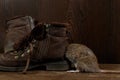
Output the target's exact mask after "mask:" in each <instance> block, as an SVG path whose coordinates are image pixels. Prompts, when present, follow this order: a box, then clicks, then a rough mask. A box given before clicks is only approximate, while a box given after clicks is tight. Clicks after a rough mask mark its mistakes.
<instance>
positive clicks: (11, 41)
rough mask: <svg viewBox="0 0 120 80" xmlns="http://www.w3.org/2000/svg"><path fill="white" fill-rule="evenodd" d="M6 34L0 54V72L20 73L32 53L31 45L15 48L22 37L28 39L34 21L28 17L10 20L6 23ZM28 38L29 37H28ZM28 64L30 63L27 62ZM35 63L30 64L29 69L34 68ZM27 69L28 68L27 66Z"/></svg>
mask: <svg viewBox="0 0 120 80" xmlns="http://www.w3.org/2000/svg"><path fill="white" fill-rule="evenodd" d="M7 26H8V30H7V34H6V39H5V45H4V51H5V53H3V54H0V70H2V71H21V70H23V69H24V68H25V66H26V64H28V63H26V62H27V59H28V57H29V53H30V52H32V45H31V44H27V43H24V44H25V45H24V46H23V47H22V46H21V47H19V48H15V45H16V44H18V43H19V42H20V41H21V40H22V39H23V38H24V37H26V36H27V37H28V35H29V34H30V33H31V31H32V29H33V28H34V27H35V26H34V21H33V19H32V17H30V16H22V17H16V18H12V19H10V20H8V21H7ZM28 38H29V37H28ZM28 62H30V61H29V60H28ZM36 66H37V65H35V63H32V61H31V63H30V66H29V69H31V68H33V67H36ZM27 68H28V66H27Z"/></svg>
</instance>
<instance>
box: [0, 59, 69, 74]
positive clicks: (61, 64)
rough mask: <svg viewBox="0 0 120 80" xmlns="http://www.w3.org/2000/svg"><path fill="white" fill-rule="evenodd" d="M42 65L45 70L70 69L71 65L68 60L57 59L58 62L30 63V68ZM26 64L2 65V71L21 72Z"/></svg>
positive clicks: (0, 69)
mask: <svg viewBox="0 0 120 80" xmlns="http://www.w3.org/2000/svg"><path fill="white" fill-rule="evenodd" d="M41 67H45V70H48V71H65V70H68V69H69V65H68V63H67V61H57V62H49V63H43V64H34V65H30V66H29V67H28V70H32V69H36V68H37V69H39V68H41ZM24 68H25V66H23V67H5V66H0V71H4V72H21V71H23V70H24Z"/></svg>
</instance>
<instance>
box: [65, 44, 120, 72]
mask: <svg viewBox="0 0 120 80" xmlns="http://www.w3.org/2000/svg"><path fill="white" fill-rule="evenodd" d="M66 58H67V59H68V60H69V61H70V62H71V63H72V65H71V66H74V67H75V68H76V70H77V71H78V72H90V73H97V72H102V73H120V71H115V70H102V69H100V67H99V64H98V60H97V57H96V56H95V54H94V53H93V51H92V50H91V49H90V48H88V47H87V46H85V45H82V44H75V43H74V44H70V45H68V47H67V51H66Z"/></svg>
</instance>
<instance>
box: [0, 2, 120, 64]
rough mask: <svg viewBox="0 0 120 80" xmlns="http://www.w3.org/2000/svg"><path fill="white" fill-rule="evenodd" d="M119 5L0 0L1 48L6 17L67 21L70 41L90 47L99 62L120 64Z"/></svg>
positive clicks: (109, 3) (1, 46)
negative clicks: (28, 16) (69, 24)
mask: <svg viewBox="0 0 120 80" xmlns="http://www.w3.org/2000/svg"><path fill="white" fill-rule="evenodd" d="M119 4H120V1H119V0H0V49H3V41H4V38H5V37H4V36H5V30H6V28H7V27H6V26H5V20H6V19H8V18H10V17H13V16H16V15H30V16H32V17H34V18H35V19H37V20H39V21H59V22H65V21H66V20H70V21H71V22H72V23H73V24H72V26H73V27H72V30H71V32H72V38H73V42H76V43H82V44H85V45H87V46H88V47H90V48H91V49H92V50H93V51H94V52H95V54H96V55H97V57H98V60H99V62H100V63H120V58H119V56H120V54H119V50H120V47H119V45H120V38H119V35H120V28H119V26H120V10H119V9H120V6H119ZM68 13H69V15H67V14H68ZM66 16H69V18H67V17H66ZM1 52H2V51H1Z"/></svg>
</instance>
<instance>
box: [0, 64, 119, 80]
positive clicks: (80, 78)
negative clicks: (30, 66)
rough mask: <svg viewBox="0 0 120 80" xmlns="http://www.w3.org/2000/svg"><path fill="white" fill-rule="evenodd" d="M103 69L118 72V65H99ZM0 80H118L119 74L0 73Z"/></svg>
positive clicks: (64, 72)
mask: <svg viewBox="0 0 120 80" xmlns="http://www.w3.org/2000/svg"><path fill="white" fill-rule="evenodd" d="M100 66H101V68H103V69H112V70H120V65H118V64H114V65H113V64H107V65H106V64H103V65H100ZM0 80H120V74H113V73H109V74H108V73H106V74H105V73H68V72H66V71H29V72H28V73H27V74H22V73H18V72H0Z"/></svg>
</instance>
